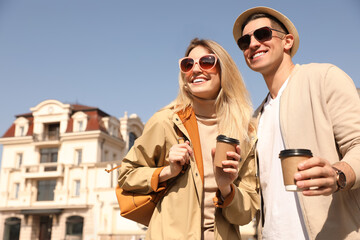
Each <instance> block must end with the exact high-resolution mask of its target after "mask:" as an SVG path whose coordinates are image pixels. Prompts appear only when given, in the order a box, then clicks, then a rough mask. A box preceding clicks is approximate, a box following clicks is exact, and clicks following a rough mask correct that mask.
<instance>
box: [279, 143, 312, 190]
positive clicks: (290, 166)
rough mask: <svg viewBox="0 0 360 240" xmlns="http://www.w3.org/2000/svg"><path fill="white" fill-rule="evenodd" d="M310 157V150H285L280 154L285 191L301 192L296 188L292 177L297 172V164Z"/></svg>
mask: <svg viewBox="0 0 360 240" xmlns="http://www.w3.org/2000/svg"><path fill="white" fill-rule="evenodd" d="M312 156H313V155H312V152H311V150H308V149H286V150H283V151H281V152H280V154H279V158H280V159H281V167H282V172H283V177H284V184H285V189H286V191H292V192H300V191H302V190H303V189H301V188H298V187H297V186H296V181H295V179H294V175H295V173H296V172H298V164H299V163H300V162H301V161H303V160H306V159H308V158H311V157H312Z"/></svg>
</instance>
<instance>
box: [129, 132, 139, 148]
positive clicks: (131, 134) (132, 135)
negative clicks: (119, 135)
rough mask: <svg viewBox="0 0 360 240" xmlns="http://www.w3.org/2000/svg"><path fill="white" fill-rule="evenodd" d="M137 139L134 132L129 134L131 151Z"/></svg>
mask: <svg viewBox="0 0 360 240" xmlns="http://www.w3.org/2000/svg"><path fill="white" fill-rule="evenodd" d="M136 139H137V137H136V135H135V134H134V133H133V132H130V133H129V150H130V148H131V147H132V146H133V145H134V142H135V140H136Z"/></svg>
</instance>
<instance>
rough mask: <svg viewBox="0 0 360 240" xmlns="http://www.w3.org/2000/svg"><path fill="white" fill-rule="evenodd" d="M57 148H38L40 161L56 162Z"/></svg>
mask: <svg viewBox="0 0 360 240" xmlns="http://www.w3.org/2000/svg"><path fill="white" fill-rule="evenodd" d="M57 157H58V148H43V149H40V163H50V162H57Z"/></svg>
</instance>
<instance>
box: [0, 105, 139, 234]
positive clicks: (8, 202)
mask: <svg viewBox="0 0 360 240" xmlns="http://www.w3.org/2000/svg"><path fill="white" fill-rule="evenodd" d="M30 110H31V112H30V113H27V114H21V115H17V116H16V119H15V121H14V122H13V123H12V125H11V126H10V128H9V129H8V130H7V131H6V132H5V134H4V135H3V136H2V137H1V138H0V144H2V145H3V155H2V162H1V175H0V238H2V239H4V240H5V239H11V240H13V239H40V240H44V239H73V240H75V239H89V240H90V239H94V240H95V239H129V237H130V236H136V238H137V239H139V238H141V237H142V236H143V233H144V231H143V229H142V228H141V226H138V224H136V223H135V222H132V221H128V220H126V219H123V218H121V217H120V211H119V208H118V204H117V201H116V196H115V192H114V189H115V186H116V184H117V173H116V171H113V172H111V173H107V172H106V171H104V170H105V169H110V168H112V167H115V166H117V165H118V164H120V163H121V160H122V158H123V157H124V156H125V154H126V153H127V151H128V150H129V148H130V147H131V146H132V144H133V142H134V140H135V139H136V138H137V137H139V136H140V135H141V133H142V131H143V128H144V125H143V123H142V122H141V120H140V118H139V117H138V116H136V115H135V114H133V115H131V116H127V114H126V113H125V116H124V117H122V118H120V119H117V118H116V117H114V116H111V115H109V114H107V113H105V112H103V111H102V110H100V109H98V108H96V107H89V106H84V105H77V104H64V103H62V102H59V101H57V100H46V101H43V102H41V103H39V104H38V105H37V106H35V107H33V108H31V109H30Z"/></svg>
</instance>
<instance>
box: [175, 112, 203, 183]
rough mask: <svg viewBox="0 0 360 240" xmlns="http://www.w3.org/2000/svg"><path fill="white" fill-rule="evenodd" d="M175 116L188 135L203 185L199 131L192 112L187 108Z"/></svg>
mask: <svg viewBox="0 0 360 240" xmlns="http://www.w3.org/2000/svg"><path fill="white" fill-rule="evenodd" d="M177 115H178V116H179V118H180V119H181V121H182V123H183V125H184V127H185V128H186V131H187V132H188V134H189V137H190V140H191V142H190V143H191V145H192V148H193V150H194V156H195V162H196V165H197V168H198V170H199V174H200V177H201V180H202V182H203V183H204V165H203V159H202V153H201V144H200V136H199V130H198V125H197V120H196V116H195V113H194V110H193V109H192V107H187V108H186V109H185V110H183V111H179V112H177Z"/></svg>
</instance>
